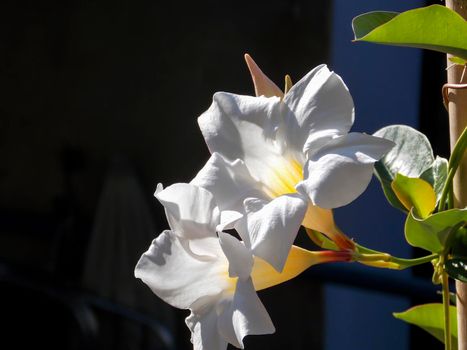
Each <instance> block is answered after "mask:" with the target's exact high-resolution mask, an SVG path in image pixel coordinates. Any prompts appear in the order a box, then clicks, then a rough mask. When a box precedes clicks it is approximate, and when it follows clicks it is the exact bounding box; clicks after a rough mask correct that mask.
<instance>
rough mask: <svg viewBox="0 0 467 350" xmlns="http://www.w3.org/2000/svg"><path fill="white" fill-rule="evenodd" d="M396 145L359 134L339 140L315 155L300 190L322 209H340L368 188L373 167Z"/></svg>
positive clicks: (306, 170)
mask: <svg viewBox="0 0 467 350" xmlns="http://www.w3.org/2000/svg"><path fill="white" fill-rule="evenodd" d="M393 145H394V144H393V143H392V142H391V141H388V140H384V139H381V138H377V137H374V136H369V135H365V134H359V133H350V134H348V135H345V136H342V137H339V138H336V139H334V140H332V141H330V142H329V143H327V144H326V145H325V146H324V147H322V148H320V149H319V150H318V151H316V152H313V153H312V154H311V155H310V158H309V160H308V162H307V164H306V165H305V169H304V180H303V181H302V182H301V183H300V184H299V185H297V190H298V191H299V192H301V193H304V194H306V195H308V196H309V198H310V199H311V201H312V203H313V204H315V205H318V206H319V207H321V208H325V209H326V208H337V207H340V206H343V205H346V204H348V203H350V202H352V201H353V200H354V199H356V198H357V197H358V196H359V195H360V194H361V193H362V192H363V191H364V190H365V189H366V187H367V186H368V184H369V182H370V180H371V176H372V173H373V164H374V162H376V161H377V160H378V159H380V158H381V157H382V156H383V155H384V154H385V153H386V152H387V151H389V149H391V148H392V147H393Z"/></svg>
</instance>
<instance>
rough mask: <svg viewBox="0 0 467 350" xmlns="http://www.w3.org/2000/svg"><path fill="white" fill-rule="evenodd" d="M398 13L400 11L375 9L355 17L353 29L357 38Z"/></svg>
mask: <svg viewBox="0 0 467 350" xmlns="http://www.w3.org/2000/svg"><path fill="white" fill-rule="evenodd" d="M397 15H399V12H391V11H373V12H368V13H364V14H362V15H360V16H357V17H355V18H354V19H353V20H352V29H353V32H354V35H355V40H359V38H363V37H365V36H366V35H367V34H368V33H370V32H371V31H372V30H373V29H375V28H378V27H379V26H381V25H383V24H385V23H386V22H388V21H390V20H391V19H393V18H394V17H396V16H397Z"/></svg>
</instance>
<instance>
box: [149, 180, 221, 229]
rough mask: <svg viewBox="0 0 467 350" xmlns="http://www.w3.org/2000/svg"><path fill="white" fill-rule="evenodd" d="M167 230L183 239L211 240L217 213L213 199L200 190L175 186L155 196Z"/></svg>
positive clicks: (208, 193)
mask: <svg viewBox="0 0 467 350" xmlns="http://www.w3.org/2000/svg"><path fill="white" fill-rule="evenodd" d="M155 196H156V198H157V199H158V200H159V201H160V202H161V203H162V205H163V206H164V208H165V211H166V214H167V221H168V222H169V225H170V228H171V229H172V230H173V231H174V232H175V233H176V234H178V235H180V236H183V237H186V238H202V237H206V236H215V234H216V226H217V225H218V224H219V221H220V212H219V209H218V208H217V207H216V203H215V201H214V197H213V195H212V194H211V193H210V192H209V191H207V190H205V189H204V188H201V187H198V186H194V185H191V184H185V183H177V184H174V185H171V186H169V187H167V188H165V189H164V190H162V191H160V192H157V193H156V195H155Z"/></svg>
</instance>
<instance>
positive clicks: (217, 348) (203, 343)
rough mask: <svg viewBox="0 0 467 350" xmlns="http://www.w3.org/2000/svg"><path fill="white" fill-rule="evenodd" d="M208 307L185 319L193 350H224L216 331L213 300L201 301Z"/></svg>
mask: <svg viewBox="0 0 467 350" xmlns="http://www.w3.org/2000/svg"><path fill="white" fill-rule="evenodd" d="M203 302H205V303H207V304H208V305H209V306H208V307H207V308H206V310H199V309H197V312H196V313H194V312H192V313H191V314H190V316H188V317H187V318H186V319H185V322H186V325H187V326H188V328H189V329H190V331H191V342H192V343H193V350H225V349H227V341H225V340H224V339H223V338H222V337H221V335H220V334H219V332H218V331H217V320H218V317H217V311H216V305H215V302H214V301H213V300H206V301H203Z"/></svg>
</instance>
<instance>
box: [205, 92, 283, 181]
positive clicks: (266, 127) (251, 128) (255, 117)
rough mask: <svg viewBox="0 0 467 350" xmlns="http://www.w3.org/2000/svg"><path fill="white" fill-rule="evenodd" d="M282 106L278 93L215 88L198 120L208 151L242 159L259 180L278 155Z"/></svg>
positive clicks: (279, 152) (229, 157)
mask: <svg viewBox="0 0 467 350" xmlns="http://www.w3.org/2000/svg"><path fill="white" fill-rule="evenodd" d="M282 108H283V107H282V105H281V102H280V100H279V98H277V97H271V98H266V97H251V96H240V95H234V94H228V93H225V92H218V93H216V94H215V95H214V97H213V103H212V105H211V107H210V108H209V109H208V110H207V111H206V112H204V113H203V115H201V117H199V119H198V123H199V126H200V128H201V132H202V133H203V136H204V138H205V140H206V143H207V145H208V147H209V150H210V151H211V153H214V152H218V153H220V154H221V155H222V156H223V157H225V158H228V159H229V160H235V159H242V160H243V161H244V162H245V165H246V167H247V168H248V170H249V172H250V174H251V175H252V177H253V178H254V179H256V180H258V181H261V182H262V180H263V179H262V177H263V176H264V174H265V173H267V170H268V169H269V168H270V162H274V161H275V160H276V158H277V157H280V156H281V152H282V145H279V144H278V143H277V142H276V140H275V137H276V133H277V131H278V128H279V125H280V124H281V123H282V122H283V121H282V119H283V117H282Z"/></svg>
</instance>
